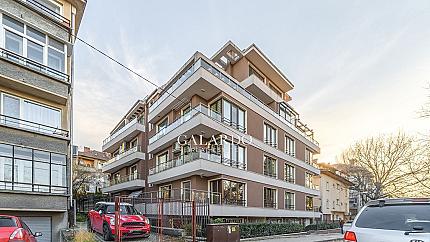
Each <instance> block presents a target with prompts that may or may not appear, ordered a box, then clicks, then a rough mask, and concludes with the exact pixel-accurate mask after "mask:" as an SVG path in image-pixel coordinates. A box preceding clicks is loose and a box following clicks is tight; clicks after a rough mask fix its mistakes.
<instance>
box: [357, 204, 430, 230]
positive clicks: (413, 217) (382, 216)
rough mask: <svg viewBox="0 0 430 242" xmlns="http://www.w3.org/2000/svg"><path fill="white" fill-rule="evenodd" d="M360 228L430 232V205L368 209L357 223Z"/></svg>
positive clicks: (386, 206)
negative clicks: (414, 229) (420, 228)
mask: <svg viewBox="0 0 430 242" xmlns="http://www.w3.org/2000/svg"><path fill="white" fill-rule="evenodd" d="M355 226H357V227H360V228H371V229H385V230H401V231H410V230H413V227H414V226H420V227H423V231H424V232H430V205H429V204H400V205H385V206H383V207H379V206H371V207H366V208H365V209H364V211H363V212H362V213H361V214H360V216H359V217H358V218H357V221H356V222H355Z"/></svg>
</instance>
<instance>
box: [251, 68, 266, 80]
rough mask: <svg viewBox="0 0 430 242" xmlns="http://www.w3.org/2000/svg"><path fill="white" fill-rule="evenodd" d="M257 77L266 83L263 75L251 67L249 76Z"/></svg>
mask: <svg viewBox="0 0 430 242" xmlns="http://www.w3.org/2000/svg"><path fill="white" fill-rule="evenodd" d="M251 75H255V76H256V77H257V78H258V79H260V80H262V81H264V77H263V75H261V74H260V73H259V72H258V71H256V70H255V69H254V68H253V67H252V66H249V76H251Z"/></svg>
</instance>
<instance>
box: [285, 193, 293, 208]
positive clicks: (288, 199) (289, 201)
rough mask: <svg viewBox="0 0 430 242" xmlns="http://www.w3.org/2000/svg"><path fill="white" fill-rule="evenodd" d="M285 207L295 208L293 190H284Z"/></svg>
mask: <svg viewBox="0 0 430 242" xmlns="http://www.w3.org/2000/svg"><path fill="white" fill-rule="evenodd" d="M285 209H291V210H294V209H295V194H294V193H293V192H285Z"/></svg>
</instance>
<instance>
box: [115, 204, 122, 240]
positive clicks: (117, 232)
mask: <svg viewBox="0 0 430 242" xmlns="http://www.w3.org/2000/svg"><path fill="white" fill-rule="evenodd" d="M120 202H121V200H120V197H118V196H117V197H115V242H121V231H120V228H119V215H120Z"/></svg>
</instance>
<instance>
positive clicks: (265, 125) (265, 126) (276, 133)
mask: <svg viewBox="0 0 430 242" xmlns="http://www.w3.org/2000/svg"><path fill="white" fill-rule="evenodd" d="M267 126H269V127H270V129H273V130H275V142H273V141H272V135H270V140H269V141H267V140H268V139H267V138H266V136H267V129H268V128H267ZM263 139H264V143H265V144H267V145H270V146H272V147H275V148H277V147H278V129H277V128H275V127H274V126H273V125H271V124H269V123H267V122H263ZM268 142H270V143H268Z"/></svg>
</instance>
